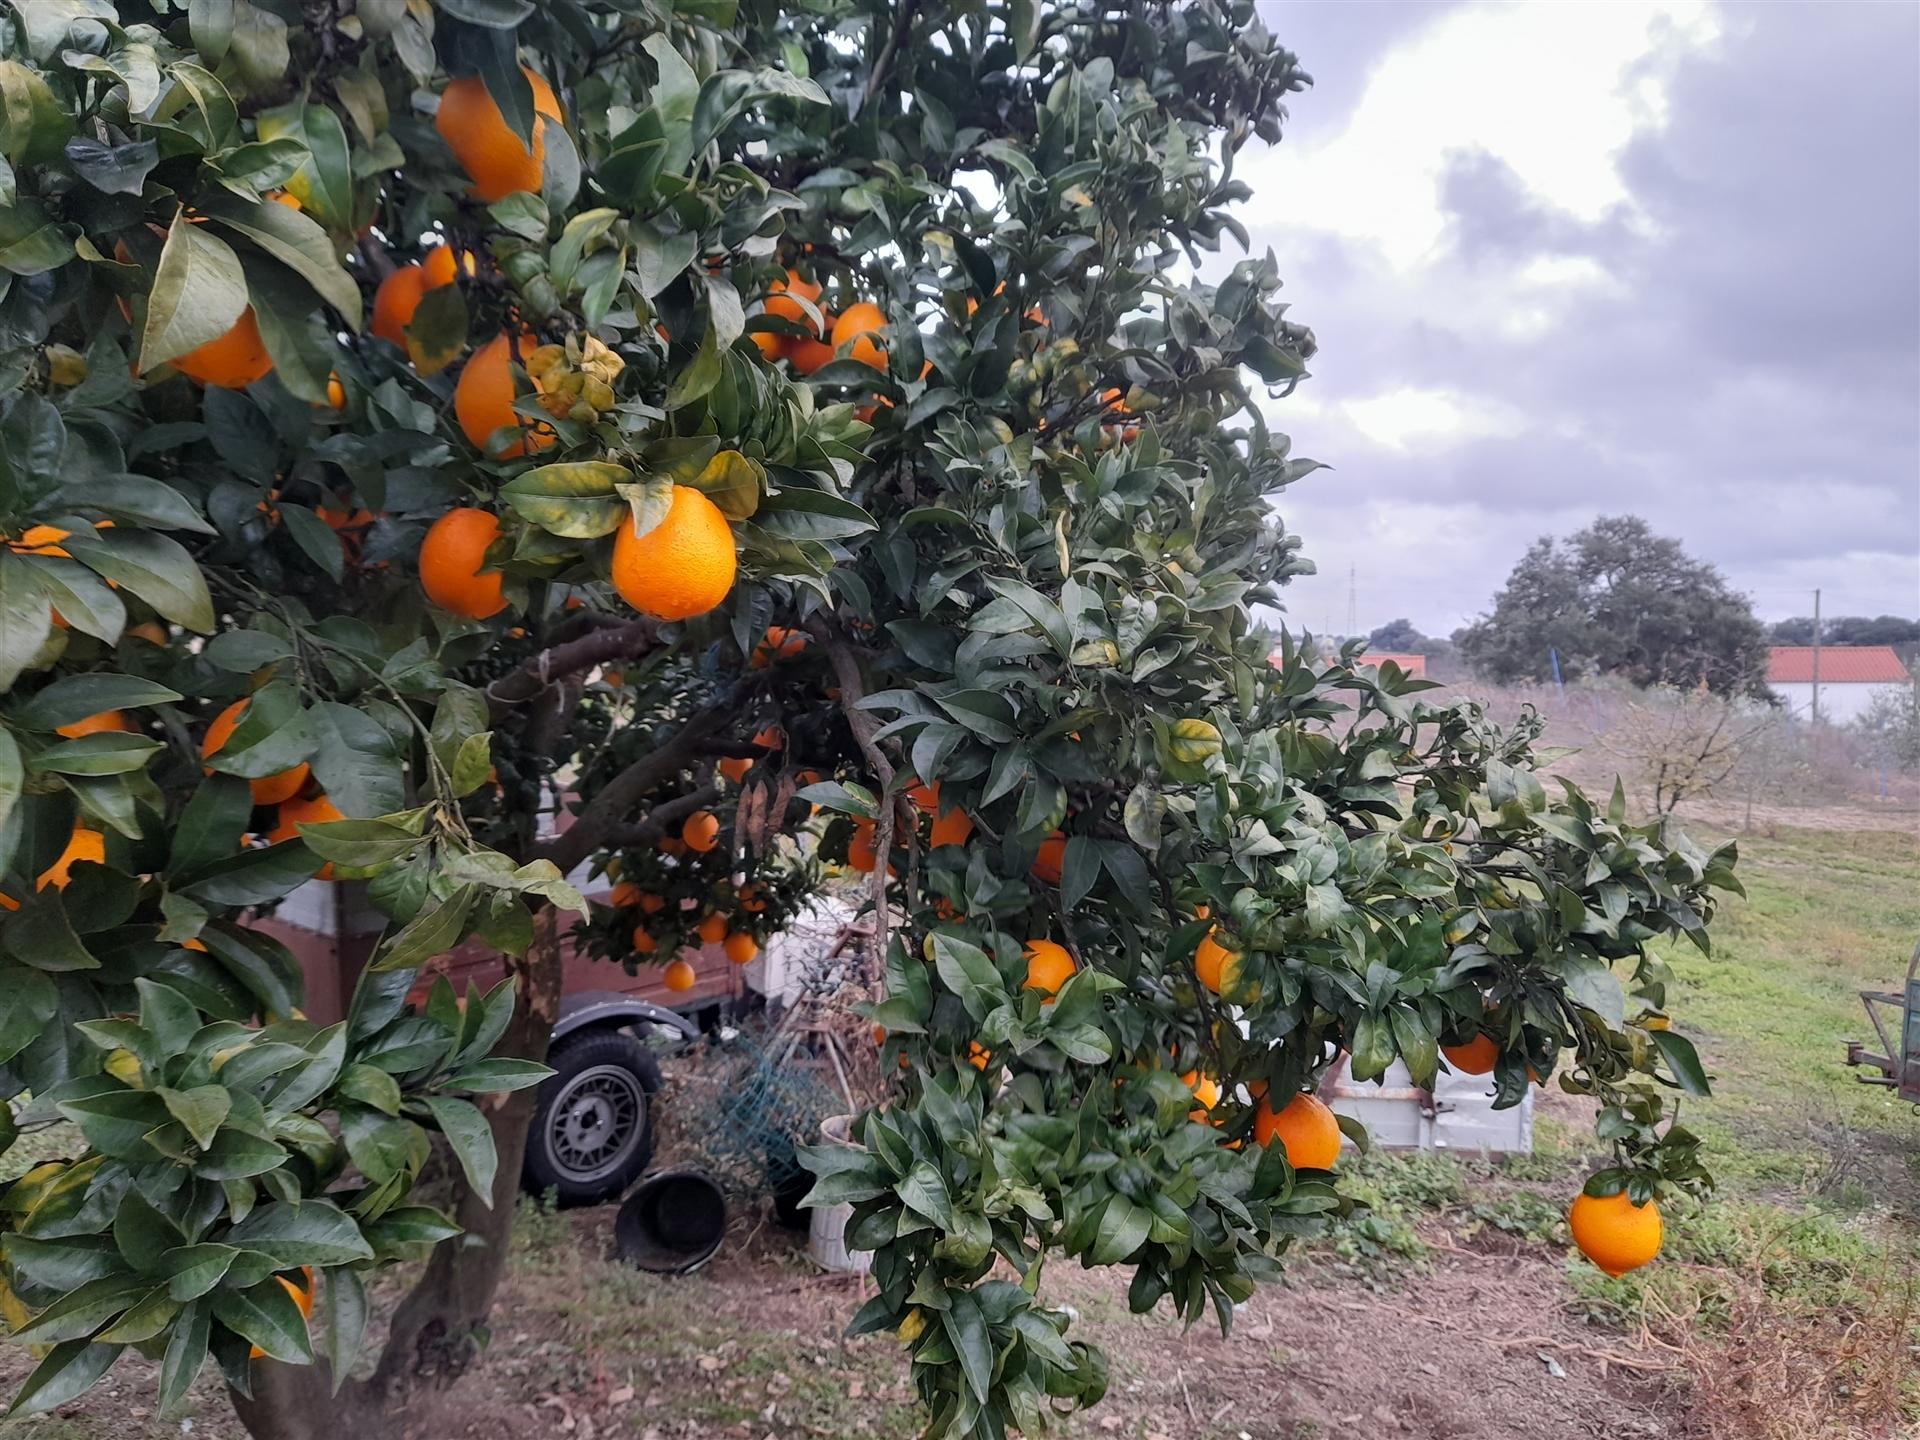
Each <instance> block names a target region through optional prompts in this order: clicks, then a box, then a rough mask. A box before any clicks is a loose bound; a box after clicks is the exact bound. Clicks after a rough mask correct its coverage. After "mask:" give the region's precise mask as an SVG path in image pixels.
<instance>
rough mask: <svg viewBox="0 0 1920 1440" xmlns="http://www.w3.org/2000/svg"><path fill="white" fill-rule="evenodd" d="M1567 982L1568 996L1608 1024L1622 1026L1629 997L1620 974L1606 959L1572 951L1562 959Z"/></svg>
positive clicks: (1562, 970) (1562, 968)
mask: <svg viewBox="0 0 1920 1440" xmlns="http://www.w3.org/2000/svg"><path fill="white" fill-rule="evenodd" d="M1560 969H1561V974H1562V976H1563V977H1564V979H1565V981H1566V986H1567V998H1568V999H1569V1000H1571V1001H1573V1002H1574V1004H1576V1005H1584V1006H1586V1008H1587V1009H1589V1010H1591V1011H1593V1012H1594V1014H1596V1015H1598V1016H1599V1017H1600V1018H1601V1019H1603V1020H1605V1021H1606V1022H1607V1024H1608V1025H1610V1026H1612V1027H1613V1028H1614V1029H1616V1030H1617V1029H1619V1028H1620V1026H1621V1024H1622V1023H1624V1022H1625V1020H1626V1008H1627V1007H1626V996H1625V994H1624V993H1622V991H1621V989H1620V977H1619V976H1617V975H1615V974H1614V973H1613V970H1612V968H1611V967H1610V966H1608V964H1607V962H1606V961H1604V960H1601V959H1599V958H1598V957H1596V956H1593V955H1587V954H1582V953H1581V952H1579V951H1577V950H1576V951H1569V952H1567V954H1565V955H1564V956H1563V957H1562V958H1561V961H1560Z"/></svg>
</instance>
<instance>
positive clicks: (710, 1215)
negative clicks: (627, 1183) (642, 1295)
mask: <svg viewBox="0 0 1920 1440" xmlns="http://www.w3.org/2000/svg"><path fill="white" fill-rule="evenodd" d="M726 1233H727V1197H726V1196H725V1195H724V1194H723V1193H722V1192H721V1189H720V1187H719V1186H718V1185H716V1184H715V1183H714V1182H713V1179H712V1178H711V1177H710V1176H707V1175H704V1174H702V1173H701V1172H700V1171H698V1170H684V1169H683V1170H661V1171H659V1172H657V1173H655V1174H652V1175H649V1176H647V1178H646V1179H644V1180H642V1181H641V1182H640V1184H639V1185H638V1186H637V1187H636V1188H635V1190H634V1192H633V1194H631V1195H629V1196H628V1197H627V1201H626V1203H625V1204H624V1205H622V1206H621V1207H620V1213H619V1215H618V1216H616V1217H615V1219H614V1222H613V1248H614V1251H615V1253H616V1254H618V1255H619V1257H620V1258H621V1259H622V1260H625V1261H626V1262H627V1263H628V1264H629V1265H635V1266H638V1267H639V1268H640V1269H642V1270H651V1271H652V1272H654V1273H655V1274H656V1275H685V1274H686V1273H688V1272H689V1271H691V1270H697V1269H699V1268H700V1267H701V1266H702V1265H704V1264H706V1263H707V1261H709V1260H711V1259H712V1258H713V1252H714V1251H716V1250H718V1249H719V1248H720V1241H721V1239H722V1237H724V1236H725V1235H726Z"/></svg>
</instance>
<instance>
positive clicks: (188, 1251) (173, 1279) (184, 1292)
mask: <svg viewBox="0 0 1920 1440" xmlns="http://www.w3.org/2000/svg"><path fill="white" fill-rule="evenodd" d="M239 1254H240V1252H239V1251H238V1250H236V1249H234V1248H233V1246H231V1245H214V1244H206V1243H202V1244H199V1245H181V1246H179V1247H177V1248H176V1249H173V1250H169V1251H167V1253H166V1254H164V1255H162V1256H161V1257H160V1271H161V1273H162V1274H164V1275H165V1276H167V1277H168V1278H167V1293H168V1294H169V1295H171V1296H172V1297H173V1298H174V1299H176V1300H178V1301H181V1302H182V1303H185V1302H186V1301H189V1300H196V1299H198V1298H199V1297H200V1296H202V1295H204V1294H206V1293H207V1292H208V1291H209V1290H211V1289H213V1287H214V1286H216V1285H218V1284H219V1283H220V1282H221V1280H222V1279H224V1278H225V1277H226V1273H227V1271H228V1270H229V1269H230V1268H231V1267H232V1265H233V1262H234V1260H235V1258H236V1257H238V1255H239Z"/></svg>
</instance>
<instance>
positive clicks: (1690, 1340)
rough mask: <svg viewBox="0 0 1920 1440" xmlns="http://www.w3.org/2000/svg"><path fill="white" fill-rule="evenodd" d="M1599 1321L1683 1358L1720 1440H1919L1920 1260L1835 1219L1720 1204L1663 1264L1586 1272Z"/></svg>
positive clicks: (1678, 1229)
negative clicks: (1909, 1438)
mask: <svg viewBox="0 0 1920 1440" xmlns="http://www.w3.org/2000/svg"><path fill="white" fill-rule="evenodd" d="M1568 1278H1569V1281H1570V1284H1571V1287H1572V1290H1573V1293H1574V1295H1575V1296H1576V1304H1577V1305H1578V1306H1579V1308H1581V1309H1582V1310H1584V1311H1585V1313H1586V1314H1587V1316H1588V1318H1590V1319H1591V1320H1593V1321H1595V1322H1597V1323H1600V1324H1605V1325H1608V1326H1610V1327H1617V1328H1620V1329H1624V1330H1627V1331H1629V1332H1632V1333H1636V1334H1637V1335H1638V1336H1639V1339H1640V1342H1641V1344H1642V1346H1643V1347H1650V1348H1655V1349H1660V1350H1666V1351H1669V1352H1671V1353H1673V1354H1675V1355H1676V1356H1678V1357H1680V1359H1681V1361H1682V1363H1683V1364H1684V1367H1685V1369H1686V1370H1687V1372H1688V1373H1689V1375H1690V1378H1691V1381H1692V1387H1693V1400H1694V1405H1695V1413H1696V1415H1697V1417H1698V1419H1699V1423H1700V1424H1701V1425H1702V1426H1703V1427H1704V1428H1703V1433H1704V1434H1705V1435H1706V1436H1708V1437H1710V1440H1822V1437H1834V1440H1840V1437H1848V1440H1851V1437H1853V1436H1856V1435H1892V1434H1908V1433H1915V1432H1913V1431H1911V1430H1909V1429H1907V1428H1903V1427H1911V1426H1913V1425H1915V1424H1916V1423H1917V1422H1920V1247H1916V1246H1915V1244H1914V1242H1913V1240H1912V1238H1911V1237H1910V1236H1909V1235H1906V1234H1905V1233H1904V1232H1899V1231H1895V1230H1892V1229H1887V1230H1882V1231H1877V1232H1876V1231H1873V1230H1869V1229H1867V1228H1865V1227H1863V1226H1860V1225H1858V1224H1856V1223H1851V1222H1848V1221H1847V1220H1845V1219H1843V1218H1841V1217H1838V1216H1836V1215H1833V1214H1830V1213H1826V1212H1822V1211H1810V1212H1796V1211H1791V1210H1787V1209H1783V1208H1781V1207H1779V1206H1775V1205H1769V1204H1763V1203H1758V1202H1745V1201H1722V1202H1718V1203H1716V1204H1714V1205H1712V1206H1709V1207H1707V1208H1706V1209H1704V1210H1700V1211H1697V1212H1694V1213H1692V1214H1688V1215H1683V1216H1680V1217H1677V1220H1676V1223H1675V1224H1674V1225H1673V1226H1672V1227H1671V1228H1670V1231H1669V1240H1668V1246H1667V1250H1666V1253H1665V1254H1664V1255H1663V1256H1662V1263H1661V1264H1659V1265H1655V1266H1650V1267H1649V1268H1647V1269H1645V1270H1639V1271H1634V1272H1633V1273H1631V1274H1628V1275H1625V1276H1623V1277H1621V1278H1620V1279H1618V1280H1612V1279H1608V1278H1607V1277H1606V1276H1604V1275H1602V1274H1601V1273H1600V1272H1599V1271H1597V1270H1595V1269H1593V1268H1592V1267H1591V1266H1588V1265H1583V1264H1575V1265H1573V1266H1572V1267H1570V1270H1569V1275H1568Z"/></svg>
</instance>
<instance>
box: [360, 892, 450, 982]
mask: <svg viewBox="0 0 1920 1440" xmlns="http://www.w3.org/2000/svg"><path fill="white" fill-rule="evenodd" d="M475 894H476V891H475V889H474V887H472V886H470V885H463V886H461V887H460V888H459V889H458V890H456V891H454V892H453V893H452V894H451V895H449V896H447V897H446V898H445V899H443V900H436V901H434V902H433V903H432V904H430V905H427V906H425V907H424V908H423V909H422V910H421V911H420V913H419V914H418V915H416V916H414V917H413V919H411V920H409V921H408V922H407V923H406V925H404V926H403V927H402V928H401V930H400V932H399V933H398V934H397V935H394V936H393V937H392V938H391V939H389V940H387V941H386V942H385V943H384V944H383V945H382V946H381V948H380V949H379V950H378V951H376V952H375V955H374V959H373V961H372V963H371V964H370V965H369V966H368V969H369V970H371V971H373V972H374V973H376V974H377V973H379V972H381V971H385V970H413V969H417V968H418V967H419V966H421V965H422V964H424V963H425V962H426V961H428V960H430V959H431V958H433V957H434V956H435V955H440V954H444V953H445V952H446V951H448V950H451V949H452V948H453V947H454V946H455V945H456V944H458V943H459V941H460V937H461V936H462V935H463V934H465V933H466V924H467V915H468V913H469V912H470V911H471V910H472V909H473V902H474V897H475Z"/></svg>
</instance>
